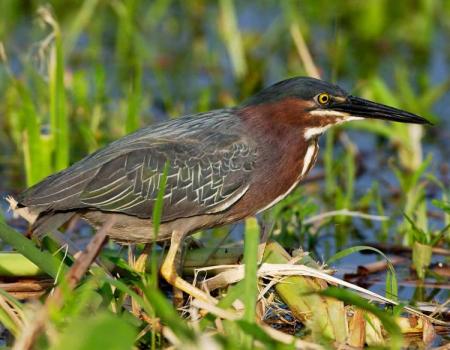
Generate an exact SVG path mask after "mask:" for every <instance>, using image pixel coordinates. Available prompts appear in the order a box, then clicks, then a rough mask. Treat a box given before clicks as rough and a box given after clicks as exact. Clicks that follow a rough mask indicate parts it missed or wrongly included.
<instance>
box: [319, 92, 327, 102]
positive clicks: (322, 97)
mask: <svg viewBox="0 0 450 350" xmlns="http://www.w3.org/2000/svg"><path fill="white" fill-rule="evenodd" d="M319 101H320V103H327V102H328V95H326V94H323V95H320V98H319Z"/></svg>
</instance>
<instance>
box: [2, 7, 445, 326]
mask: <svg viewBox="0 0 450 350" xmlns="http://www.w3.org/2000/svg"><path fill="white" fill-rule="evenodd" d="M0 11H1V17H2V19H1V21H0V42H1V43H2V45H1V47H0V48H1V50H0V60H1V63H0V96H1V103H0V125H1V129H0V149H1V152H0V194H3V193H4V194H6V193H15V192H18V191H20V190H22V189H24V188H25V187H26V186H28V185H31V184H33V183H36V182H38V181H39V180H40V179H42V178H43V177H45V176H47V175H49V174H50V173H52V172H54V171H57V170H60V169H63V168H65V167H66V166H68V165H69V164H72V163H73V162H75V161H77V160H79V159H81V158H82V157H83V156H85V155H86V154H88V153H90V152H93V151H94V150H96V149H98V148H99V147H101V146H102V145H105V144H106V143H108V142H110V141H112V140H114V139H117V138H119V137H121V136H123V135H125V134H126V133H129V132H131V131H133V130H136V129H137V128H139V127H141V126H144V125H148V124H151V123H155V122H158V121H163V120H166V119H168V118H176V117H178V116H180V115H183V114H187V113H195V112H200V111H206V110H209V109H213V108H221V107H224V106H231V105H235V104H237V103H239V102H240V101H242V100H243V99H244V98H246V97H247V96H249V95H251V94H252V93H254V92H256V91H258V90H259V89H260V88H262V87H264V86H267V85H269V84H271V83H274V82H276V81H279V80H282V79H284V78H288V77H291V76H295V75H307V67H305V66H304V64H303V60H302V59H301V54H302V49H301V47H300V46H299V42H298V33H301V35H302V37H303V39H304V40H305V42H306V45H307V47H308V48H309V51H310V53H311V56H312V58H313V61H314V63H315V65H316V66H317V67H318V70H319V73H320V75H321V76H322V77H323V78H324V79H325V80H328V81H332V82H335V83H338V84H339V85H341V86H343V87H344V88H346V89H347V90H348V91H349V92H351V93H354V94H359V95H362V96H364V97H367V98H371V99H374V100H376V101H378V102H382V103H386V104H390V105H393V106H397V107H401V108H404V109H407V110H409V111H411V112H413V113H417V114H420V115H423V116H424V117H426V118H428V119H430V120H432V121H433V122H434V123H435V127H427V128H425V129H422V128H421V127H419V128H416V127H409V126H406V125H400V124H386V123H383V122H376V121H368V122H358V123H352V124H350V125H348V126H345V127H343V128H339V129H338V130H333V131H331V132H329V133H328V134H327V135H326V137H324V138H323V140H321V146H322V152H321V155H320V162H319V164H318V166H316V169H315V171H314V172H313V173H312V174H311V175H310V177H311V178H313V179H316V181H312V182H311V183H308V184H305V185H304V186H302V188H301V189H299V190H297V191H296V192H295V193H294V194H293V195H292V196H290V197H289V198H287V199H286V200H284V201H283V202H282V203H280V204H279V205H277V206H276V207H275V209H274V210H273V211H272V213H271V217H272V218H274V220H275V222H276V225H275V231H274V232H275V234H276V237H277V240H278V241H279V242H280V243H282V244H283V246H285V247H293V248H297V247H303V248H305V249H308V250H312V251H314V252H315V253H316V254H317V256H319V257H325V258H328V257H330V256H332V255H333V254H334V253H335V252H336V251H338V250H339V249H341V248H343V247H345V246H348V245H356V244H361V243H364V242H366V241H378V242H388V243H390V244H392V243H396V244H404V245H406V246H409V247H413V249H416V250H415V251H416V257H417V256H422V255H423V251H424V249H425V250H427V249H428V248H429V247H431V246H432V245H440V246H441V247H445V248H448V242H449V237H448V233H447V232H446V231H445V230H444V231H442V230H443V229H444V228H445V227H446V226H447V225H448V224H449V223H450V217H449V214H448V212H449V209H448V208H449V207H448V205H447V204H446V203H448V200H449V195H450V193H449V187H450V186H449V184H450V175H449V172H450V169H449V165H450V162H449V159H450V131H449V130H450V129H449V127H450V112H449V111H448V106H449V105H450V94H449V91H450V46H449V45H448V42H450V2H449V1H433V0H410V1H397V2H392V1H387V0H368V1H357V0H347V1H339V2H337V1H331V0H320V1H314V2H313V1H293V0H292V1H282V2H280V1H272V0H264V1H258V2H248V1H233V0H220V1H207V0H197V1H172V0H155V1H144V0H128V1H125V0H112V1H105V0H85V1H63V0H60V1H58V0H54V1H38V0H26V1H25V0H24V1H14V0H5V1H1V2H0ZM2 205H5V204H4V203H2ZM4 208H5V211H6V206H4ZM339 209H348V210H353V211H361V212H368V213H371V214H376V215H387V216H389V218H390V220H388V221H383V222H372V221H367V220H362V219H351V218H349V217H347V216H343V215H339V216H336V217H334V218H331V219H329V220H326V221H324V222H321V223H320V225H307V224H303V222H304V221H305V219H307V218H308V217H311V216H312V215H315V214H318V213H321V212H326V211H331V210H339ZM403 213H406V214H407V217H408V218H411V220H409V219H405V218H404V216H403ZM412 223H413V224H412ZM216 231H218V232H217V235H213V237H216V236H217V237H221V236H220V235H219V233H221V232H223V230H222V229H218V230H216ZM329 238H331V239H329ZM205 239H208V238H206V237H205ZM423 246H426V247H428V248H423ZM425 255H426V254H425ZM351 259H353V260H350V261H351V263H352V264H354V262H355V261H358V262H359V261H364V257H362V256H359V257H357V258H355V257H353V258H351ZM355 259H356V260H355ZM429 263H430V262H428V263H427V264H425V267H424V269H426V267H427V266H428V264H429ZM416 264H420V263H417V261H416ZM423 277H424V275H422V278H423ZM401 293H402V291H401ZM411 293H414V295H415V296H417V299H418V300H420V299H424V298H426V295H424V294H423V291H422V292H420V291H419V292H417V290H416V291H403V294H401V298H402V299H409V298H410V297H411ZM439 298H440V299H439V300H446V299H447V298H448V292H446V291H441V292H440V294H439ZM249 317H251V316H249Z"/></svg>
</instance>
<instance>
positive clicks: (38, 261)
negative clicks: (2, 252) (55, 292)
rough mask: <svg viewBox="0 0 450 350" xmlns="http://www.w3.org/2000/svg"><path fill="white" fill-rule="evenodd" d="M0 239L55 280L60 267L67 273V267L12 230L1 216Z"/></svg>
mask: <svg viewBox="0 0 450 350" xmlns="http://www.w3.org/2000/svg"><path fill="white" fill-rule="evenodd" d="M0 238H1V239H2V240H3V241H4V242H6V243H8V244H10V245H11V246H12V247H13V248H14V249H15V250H17V251H18V252H19V253H21V254H22V255H23V256H25V257H26V258H28V259H29V260H30V261H31V262H33V263H34V264H35V265H36V266H38V267H39V268H40V269H41V270H42V271H44V272H45V273H47V274H48V275H50V276H52V277H53V278H57V276H58V272H59V270H60V266H62V272H65V270H66V269H67V267H66V266H65V265H64V264H63V263H62V262H61V261H59V260H58V259H57V258H55V257H54V256H53V255H51V254H49V253H47V252H45V251H41V250H39V249H38V248H36V247H35V245H34V244H33V242H32V241H31V240H29V239H27V238H25V237H24V236H23V235H21V234H20V233H19V232H17V231H15V230H13V229H12V228H10V227H9V226H8V225H7V224H6V223H5V220H4V218H3V216H1V215H0Z"/></svg>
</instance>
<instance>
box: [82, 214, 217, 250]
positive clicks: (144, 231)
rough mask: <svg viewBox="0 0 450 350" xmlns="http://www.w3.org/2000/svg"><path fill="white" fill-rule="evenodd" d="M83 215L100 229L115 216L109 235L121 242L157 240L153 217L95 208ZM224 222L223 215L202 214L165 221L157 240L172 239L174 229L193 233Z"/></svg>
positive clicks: (149, 241)
mask: <svg viewBox="0 0 450 350" xmlns="http://www.w3.org/2000/svg"><path fill="white" fill-rule="evenodd" d="M82 217H83V219H85V220H86V221H87V222H88V223H89V224H90V225H91V226H93V227H94V228H95V229H99V228H100V227H102V226H103V225H104V224H105V223H106V222H107V221H108V220H110V219H111V218H112V217H114V219H115V223H114V225H113V227H112V228H111V229H110V230H109V231H108V236H109V237H110V238H111V239H113V240H114V241H117V242H119V243H151V242H154V241H155V237H154V230H153V222H152V220H151V219H141V218H138V217H136V216H131V215H126V214H120V213H108V212H101V211H93V210H92V211H87V212H85V213H83V215H82ZM223 223H224V222H223V220H222V219H221V215H200V216H194V217H189V218H180V219H176V220H173V221H170V222H164V223H161V225H160V227H159V232H158V236H157V238H156V241H164V240H167V239H170V237H171V236H172V233H173V232H174V231H178V232H183V233H185V234H192V233H194V232H196V231H198V230H202V229H206V228H211V227H214V226H219V225H222V224H223Z"/></svg>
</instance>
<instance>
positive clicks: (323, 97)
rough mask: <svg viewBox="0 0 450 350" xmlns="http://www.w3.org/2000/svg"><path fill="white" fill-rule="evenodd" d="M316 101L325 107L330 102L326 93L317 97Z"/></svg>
mask: <svg viewBox="0 0 450 350" xmlns="http://www.w3.org/2000/svg"><path fill="white" fill-rule="evenodd" d="M317 101H318V102H319V103H320V104H321V105H326V104H328V103H329V102H330V95H328V94H327V93H325V92H324V93H321V94H320V95H319V96H317Z"/></svg>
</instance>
